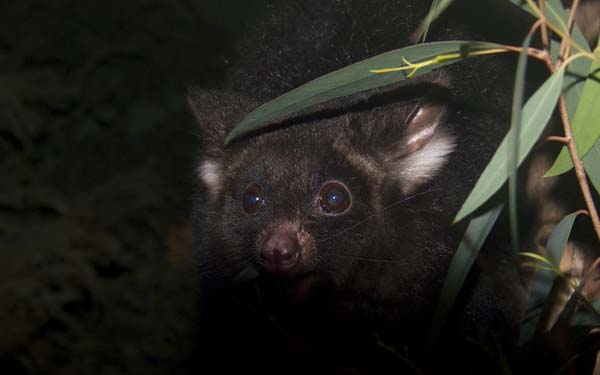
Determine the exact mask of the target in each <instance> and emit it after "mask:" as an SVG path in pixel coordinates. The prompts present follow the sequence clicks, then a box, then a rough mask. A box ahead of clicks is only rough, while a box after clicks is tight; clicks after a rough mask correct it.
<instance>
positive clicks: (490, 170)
mask: <svg viewBox="0 0 600 375" xmlns="http://www.w3.org/2000/svg"><path fill="white" fill-rule="evenodd" d="M564 72H565V71H564V69H559V70H557V71H556V72H554V74H553V75H552V76H550V78H548V80H546V82H544V84H543V85H542V86H541V87H540V88H539V89H538V90H537V91H536V92H535V93H534V94H533V95H532V96H531V98H529V100H528V101H527V103H525V106H524V107H523V121H522V125H523V126H522V129H521V134H520V135H519V144H520V146H521V147H519V158H518V164H519V165H520V164H521V162H522V161H523V160H524V159H525V157H526V156H527V154H528V153H529V151H530V150H531V148H532V147H533V145H534V144H535V142H536V141H537V139H538V138H539V136H540V135H541V134H542V131H543V130H544V127H545V126H546V123H547V122H548V120H549V119H550V116H551V115H552V112H553V111H554V107H555V105H556V102H557V100H558V96H559V94H560V89H561V86H562V81H563V76H564ZM512 137H513V135H512V132H511V131H509V132H508V134H507V135H506V136H505V137H504V139H503V140H502V143H501V144H500V146H499V147H498V149H497V150H496V153H495V154H494V156H493V158H492V160H491V161H490V162H489V163H488V165H487V167H486V168H485V170H484V171H483V173H482V174H481V176H480V177H479V179H478V180H477V183H476V184H475V187H474V188H473V190H472V191H471V193H470V194H469V196H468V197H467V199H466V201H465V202H464V203H463V205H462V207H461V208H460V210H459V212H458V214H457V215H456V218H455V219H454V222H458V221H460V220H462V219H464V218H465V217H466V216H467V215H469V214H470V213H472V212H473V211H475V210H476V209H477V208H478V207H479V206H481V205H482V204H483V203H485V201H487V200H488V199H489V198H490V197H491V196H492V195H494V194H495V193H496V192H497V191H498V190H499V189H500V188H501V187H502V185H503V184H504V182H506V179H507V178H508V157H509V152H510V147H509V146H510V139H512Z"/></svg>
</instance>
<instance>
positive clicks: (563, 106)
mask: <svg viewBox="0 0 600 375" xmlns="http://www.w3.org/2000/svg"><path fill="white" fill-rule="evenodd" d="M559 106H560V117H561V119H562V122H563V128H564V131H565V138H568V139H569V141H568V142H567V144H566V145H567V147H568V149H569V153H570V154H571V160H572V161H573V166H574V168H575V175H576V176H577V181H578V182H579V186H580V188H581V193H582V194H583V199H584V200H585V204H586V206H587V211H588V213H589V215H590V218H591V219H592V225H593V226H594V231H595V232H596V236H597V237H598V240H600V219H599V218H598V211H596V206H595V205H594V200H593V198H592V193H591V192H590V186H589V184H588V181H587V176H586V175H585V169H584V167H583V162H582V161H581V158H579V154H578V152H577V147H575V142H574V141H573V132H572V130H571V122H570V120H569V115H568V112H567V103H566V101H565V96H564V94H561V95H560V101H559Z"/></svg>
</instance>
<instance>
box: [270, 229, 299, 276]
mask: <svg viewBox="0 0 600 375" xmlns="http://www.w3.org/2000/svg"><path fill="white" fill-rule="evenodd" d="M299 255H300V245H299V244H298V238H297V237H296V235H295V234H293V233H281V232H275V233H273V234H271V235H270V236H269V238H267V240H266V241H264V242H263V244H262V246H261V248H260V262H261V264H262V265H263V266H264V267H265V268H266V269H267V270H268V271H270V272H275V273H279V272H286V271H289V270H291V269H292V268H293V267H294V266H295V265H296V263H297V262H298V259H299Z"/></svg>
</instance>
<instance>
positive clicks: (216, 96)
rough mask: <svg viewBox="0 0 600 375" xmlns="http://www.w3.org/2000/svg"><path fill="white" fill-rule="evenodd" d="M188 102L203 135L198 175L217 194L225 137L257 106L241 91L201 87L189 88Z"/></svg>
mask: <svg viewBox="0 0 600 375" xmlns="http://www.w3.org/2000/svg"><path fill="white" fill-rule="evenodd" d="M188 103H189V106H190V109H191V110H192V113H193V114H194V117H195V118H196V122H197V123H198V126H199V128H200V133H201V135H202V146H203V149H202V152H201V154H202V158H201V160H200V165H199V166H198V168H197V173H198V177H200V179H201V180H202V182H203V183H204V185H205V186H206V188H207V190H208V192H209V194H210V196H212V197H215V196H216V195H218V194H219V192H220V191H221V188H222V170H223V167H222V164H223V155H224V141H225V137H226V136H227V134H228V133H229V131H231V129H233V127H234V126H235V125H236V124H237V123H238V122H240V121H241V120H242V118H243V117H244V116H245V115H246V114H247V113H249V112H250V109H251V108H252V107H253V106H254V105H253V103H252V102H251V101H250V100H248V99H247V98H245V97H243V96H241V95H239V94H235V93H228V92H223V91H216V90H202V89H198V88H191V89H189V90H188Z"/></svg>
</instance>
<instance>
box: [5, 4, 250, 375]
mask: <svg viewBox="0 0 600 375" xmlns="http://www.w3.org/2000/svg"><path fill="white" fill-rule="evenodd" d="M254 5H255V2H252V1H244V0H220V1H214V0H208V1H207V0H176V1H156V0H154V1H153V0H128V1H119V0H106V1H100V0H97V1H80V0H53V1H45V0H4V1H1V2H0V373H2V374H19V373H26V374H36V373H45V374H96V373H98V374H99V373H101V374H138V373H140V374H141V373H143V374H166V373H169V374H172V373H181V372H183V368H184V367H185V366H184V365H182V364H185V363H186V362H187V361H188V357H189V356H190V354H191V353H192V351H193V344H192V343H193V335H194V319H195V318H194V314H195V310H196V306H195V298H196V285H195V282H196V280H195V278H194V268H193V261H192V253H191V234H190V227H189V223H188V215H189V207H190V200H191V199H192V194H191V191H192V188H193V184H194V179H193V173H192V170H193V168H192V166H193V161H194V148H195V147H196V146H197V144H198V142H197V137H196V135H195V133H194V128H193V121H192V119H191V116H190V115H189V113H188V110H187V107H186V98H185V97H186V91H187V87H188V86H189V85H200V86H218V85H219V84H220V82H221V80H222V79H223V74H224V71H225V70H226V68H227V66H228V65H229V64H231V62H232V61H233V60H234V59H235V56H234V55H233V47H232V45H233V43H234V41H235V39H236V38H237V37H238V36H239V35H240V34H241V33H242V32H243V29H242V27H241V26H240V25H241V24H243V20H244V19H247V18H248V17H250V16H251V15H252V14H253V12H256V7H255V6H254Z"/></svg>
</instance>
